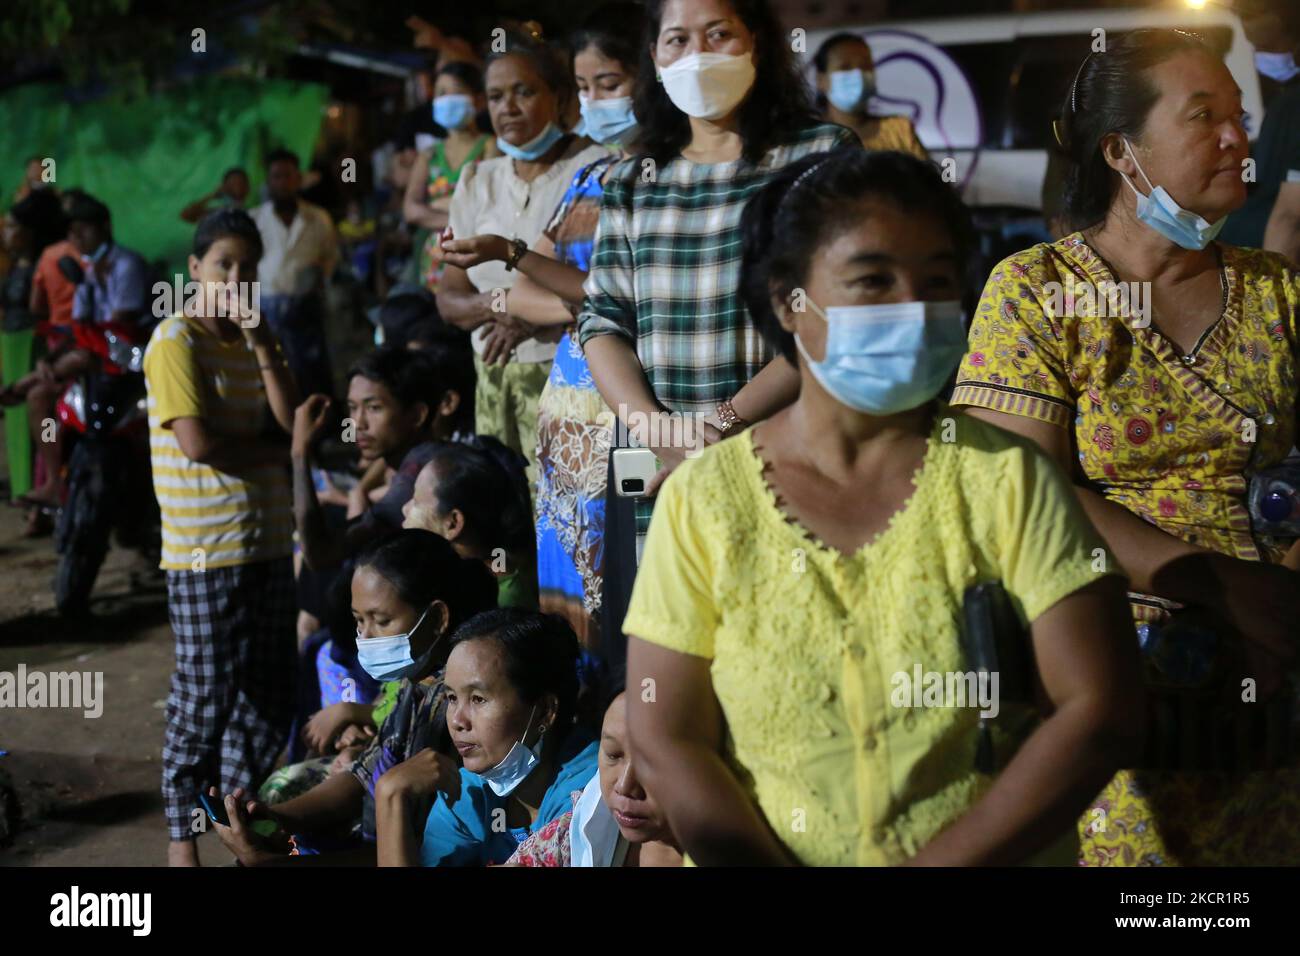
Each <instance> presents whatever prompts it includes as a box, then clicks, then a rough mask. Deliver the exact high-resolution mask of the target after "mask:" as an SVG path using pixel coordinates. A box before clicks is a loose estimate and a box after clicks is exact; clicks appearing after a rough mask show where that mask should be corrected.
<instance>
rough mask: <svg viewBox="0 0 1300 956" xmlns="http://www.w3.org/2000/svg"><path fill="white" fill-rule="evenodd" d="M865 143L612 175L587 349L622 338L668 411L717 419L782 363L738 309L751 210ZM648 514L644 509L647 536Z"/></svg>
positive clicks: (834, 135)
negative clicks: (762, 196) (797, 176)
mask: <svg viewBox="0 0 1300 956" xmlns="http://www.w3.org/2000/svg"><path fill="white" fill-rule="evenodd" d="M857 142H859V141H858V138H857V136H856V135H855V134H854V133H853V132H852V131H851V130H848V129H845V128H844V127H842V126H835V125H832V124H822V125H818V126H812V127H809V128H808V129H806V130H804V131H803V132H801V133H800V134H799V135H798V136H797V137H796V138H795V139H794V141H793V142H791V143H788V144H786V145H783V146H777V147H774V148H773V149H771V150H768V152H767V153H766V154H765V155H764V156H763V158H762V160H761V161H760V162H759V163H758V164H757V165H755V164H753V163H750V162H748V161H747V160H745V159H738V160H735V161H733V162H730V163H714V164H712V165H702V164H699V163H693V162H691V161H690V160H687V159H683V158H682V157H680V156H678V157H676V158H675V159H673V160H672V161H671V162H669V163H668V164H667V165H666V166H664V167H663V168H662V169H659V170H657V171H656V172H657V175H656V176H655V177H654V179H653V181H650V182H642V181H641V179H642V170H643V165H642V163H643V161H642V160H641V159H639V158H634V159H631V160H628V161H626V162H624V163H621V164H620V165H619V166H617V167H615V169H614V171H613V172H612V173H611V174H610V177H609V180H608V181H607V182H606V183H605V195H604V198H603V199H602V201H601V207H600V224H599V226H598V228H597V231H596V248H595V252H594V254H593V256H592V260H591V272H590V274H589V275H588V277H587V283H586V285H585V287H584V288H585V290H586V293H587V300H586V302H585V303H583V308H582V312H581V313H580V314H579V316H578V338H579V341H580V342H581V343H582V344H583V345H586V344H587V342H588V341H589V340H591V339H593V338H595V337H596V336H598V335H621V336H623V337H624V338H625V339H627V340H628V341H629V342H631V343H632V344H633V345H634V346H635V347H636V353H637V356H638V358H640V360H641V365H642V366H643V367H644V368H645V373H646V377H647V378H648V379H649V381H650V387H651V389H653V391H654V393H655V396H656V397H657V398H658V399H659V401H660V402H661V403H662V404H663V405H664V407H665V408H667V409H669V410H670V411H674V412H682V413H692V412H697V413H708V412H712V411H713V410H714V409H715V408H717V406H718V404H719V403H720V402H721V401H723V400H724V399H727V398H731V397H732V396H733V395H735V394H736V392H738V391H740V389H741V387H742V386H743V385H745V383H747V382H748V381H749V380H750V379H752V378H753V377H754V376H755V375H757V374H758V372H759V370H760V369H762V367H763V366H764V365H766V364H767V363H768V362H770V361H771V360H772V358H773V357H774V355H775V353H774V351H773V350H772V349H771V348H769V347H768V346H767V344H766V343H765V342H764V341H763V339H762V337H761V336H760V335H759V334H758V330H757V329H755V328H754V326H753V324H752V323H751V322H750V321H749V318H748V315H747V313H746V310H745V306H744V304H743V303H742V302H741V299H740V254H741V236H740V214H741V211H742V210H743V209H744V206H745V203H746V201H748V199H749V197H750V196H752V195H753V194H754V193H755V192H756V191H757V190H758V189H760V188H761V187H762V186H763V184H764V183H766V182H767V181H768V179H769V178H770V177H771V176H772V175H774V174H775V173H777V172H779V171H780V170H782V169H784V168H785V167H786V166H788V165H790V164H791V163H793V162H797V161H798V160H800V159H802V158H803V157H805V156H808V155H811V154H813V153H821V152H825V151H827V150H830V149H834V148H835V147H837V146H843V145H847V144H854V143H857ZM615 411H617V409H615ZM651 505H652V502H651V501H649V500H646V499H638V501H637V527H638V530H640V531H642V532H644V530H645V527H646V526H647V524H648V522H649V515H650V508H651Z"/></svg>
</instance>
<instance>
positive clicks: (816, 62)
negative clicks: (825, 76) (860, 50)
mask: <svg viewBox="0 0 1300 956" xmlns="http://www.w3.org/2000/svg"><path fill="white" fill-rule="evenodd" d="M850 42H852V43H861V44H862V45H863V46H865V47H866V48H867V49H868V50H870V49H871V47H870V45H869V44H868V43H867V41H866V39H865V38H864V37H862V36H859V35H858V34H856V33H849V32H847V31H841V32H840V33H836V34H835V35H834V36H831V37H827V38H826V39H825V40H823V41H822V45H821V46H819V47H818V48H817V52H816V53H814V54H813V66H815V67H816V68H817V72H818V73H825V72H826V67H827V66H828V65H829V64H830V59H831V50H833V49H835V48H836V47H837V46H839V45H840V44H841V43H850Z"/></svg>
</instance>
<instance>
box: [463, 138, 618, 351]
mask: <svg viewBox="0 0 1300 956" xmlns="http://www.w3.org/2000/svg"><path fill="white" fill-rule="evenodd" d="M584 142H586V141H585V140H583V139H581V138H579V139H576V140H574V142H573V144H572V145H571V146H570V148H569V149H568V150H566V152H565V155H564V156H563V157H561V158H560V159H559V160H557V161H556V162H555V163H554V165H552V166H551V168H550V169H548V170H546V172H544V173H542V174H541V175H540V176H538V177H537V178H536V179H534V180H532V181H531V182H524V181H523V180H522V179H520V178H519V177H518V176H517V175H516V174H515V165H514V160H512V159H511V158H510V157H509V156H499V157H497V158H495V159H485V160H483V161H482V162H479V163H476V164H474V165H471V166H466V167H465V169H464V170H463V171H462V172H461V174H460V179H459V181H458V182H457V183H456V192H455V193H454V194H453V195H452V199H451V215H450V220H451V222H450V224H451V228H452V232H453V233H455V236H456V238H457V239H468V238H469V237H470V236H481V235H485V234H494V235H498V236H505V237H506V238H507V239H522V240H524V242H526V243H528V246H529V248H532V247H533V246H535V245H536V244H537V240H538V239H540V238H541V237H542V230H543V229H545V228H546V226H547V224H548V223H549V222H550V221H551V218H552V217H553V216H554V215H555V210H556V208H557V207H558V206H559V205H560V200H561V199H563V198H564V194H565V192H566V191H567V190H568V188H569V184H570V183H572V182H573V177H574V176H575V175H577V173H578V171H579V170H580V169H582V168H583V167H584V166H587V165H590V164H591V163H594V162H595V161H596V160H598V159H600V158H601V157H602V156H608V155H609V150H608V149H606V148H605V147H604V146H598V145H595V144H592V145H589V146H585V147H582V148H579V147H580V146H581V144H582V143H584ZM468 274H469V281H470V282H472V283H473V284H474V288H476V289H478V291H479V292H488V291H491V290H494V289H509V288H510V287H511V286H513V285H514V284H515V280H516V279H517V278H518V276H519V273H518V272H515V271H507V270H506V265H505V263H504V262H498V261H495V260H494V261H492V262H484V263H481V264H479V265H476V266H473V267H471V268H470V269H469V270H468ZM487 332H488V326H486V325H484V326H482V327H481V328H479V329H476V330H475V332H474V338H473V343H474V351H475V352H477V353H478V354H479V355H482V354H483V337H484V336H485V335H486V334H487ZM554 357H555V343H553V342H538V341H537V340H536V339H528V340H526V341H524V342H521V343H520V344H519V347H518V348H517V349H516V350H515V361H516V362H520V363H525V364H527V363H534V362H549V361H551V359H553V358H554Z"/></svg>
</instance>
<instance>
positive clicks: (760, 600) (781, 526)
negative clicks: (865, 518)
mask: <svg viewBox="0 0 1300 956" xmlns="http://www.w3.org/2000/svg"><path fill="white" fill-rule="evenodd" d="M753 434H754V432H753V430H752V429H751V430H749V431H746V432H745V433H743V434H742V435H740V436H738V437H736V438H734V439H731V440H728V441H725V442H721V443H720V444H718V445H714V446H713V447H711V448H709V449H708V450H706V451H705V452H704V454H703V455H701V456H700V457H699V458H697V459H695V460H693V461H687V462H686V463H685V464H683V465H682V466H681V467H680V468H678V469H677V471H676V472H674V474H673V475H672V476H671V477H670V478H669V479H668V481H667V482H666V483H665V485H664V487H663V489H662V490H661V491H660V493H659V501H658V504H657V505H656V506H655V513H654V519H653V520H652V521H651V524H650V532H649V537H648V539H647V542H646V550H645V556H644V558H643V560H642V563H641V567H640V569H639V571H638V573H637V579H636V587H635V590H634V592H633V595H632V603H631V606H630V609H629V612H628V616H627V619H626V621H625V622H624V625H623V629H624V631H625V632H626V633H628V634H633V635H636V636H637V637H639V638H641V639H642V640H646V641H650V642H652V643H655V644H658V645H661V646H663V647H666V648H669V649H671V650H675V651H679V652H681V653H685V654H691V655H694V656H697V657H705V658H708V659H709V660H710V661H711V662H712V664H711V674H712V679H713V687H714V691H715V693H716V694H717V697H718V701H719V702H720V704H721V706H722V710H723V713H724V714H725V716H726V721H727V728H728V733H729V740H728V754H729V756H730V758H731V759H732V761H733V765H734V766H736V767H737V770H738V774H737V775H738V777H739V778H740V779H741V780H743V781H745V783H746V785H747V786H749V788H750V792H751V794H752V795H753V797H754V800H755V802H756V804H757V806H758V807H759V808H760V809H761V810H762V812H763V814H764V815H765V816H766V818H767V820H768V822H769V823H770V824H771V826H772V829H773V830H774V831H775V833H776V834H777V836H778V837H780V838H781V839H782V840H783V841H784V842H785V844H786V845H787V846H788V847H789V848H790V849H791V851H792V852H793V853H794V854H795V855H796V856H797V857H798V858H799V859H800V860H802V861H803V862H804V863H807V864H814V865H823V866H827V865H829V866H834V865H840V866H844V865H893V864H897V863H899V862H902V861H904V860H906V859H907V858H909V857H911V856H913V855H915V854H916V853H917V851H918V850H919V849H920V848H921V847H923V846H924V845H925V844H926V843H927V842H929V840H930V839H931V838H933V837H934V836H935V834H937V833H938V832H939V831H940V830H942V829H943V828H944V827H946V826H947V825H949V824H951V823H952V822H953V821H955V820H956V819H958V818H959V817H960V816H961V815H962V814H963V813H964V812H965V811H966V810H968V809H969V808H970V807H971V806H972V805H974V803H975V802H976V801H977V800H978V799H979V798H980V797H981V796H983V795H984V793H985V792H986V791H987V790H988V787H989V786H990V784H991V781H992V779H993V778H992V777H991V776H987V775H983V774H980V773H977V772H976V770H975V755H976V746H977V723H978V720H979V711H980V708H979V707H970V706H965V707H962V706H933V704H934V703H935V701H936V700H938V697H937V696H935V697H931V698H922V699H921V700H920V701H919V703H922V704H927V705H928V706H915V705H916V704H917V703H918V700H917V696H916V695H917V693H918V692H919V691H920V690H921V688H920V687H917V686H915V685H916V680H915V678H916V675H917V673H918V671H919V672H920V674H921V675H923V676H922V677H921V682H922V683H923V684H927V685H929V686H930V687H933V686H934V685H933V680H932V679H931V678H930V677H928V675H929V674H931V673H934V674H943V675H948V674H958V673H962V672H967V671H969V670H971V667H970V665H969V663H968V662H967V660H966V658H965V655H964V653H963V651H962V646H961V640H960V634H959V630H958V623H959V621H960V620H961V609H962V599H963V595H964V593H965V590H966V588H967V587H969V586H970V585H972V584H975V583H978V582H980V581H989V580H1001V581H1002V582H1003V584H1004V586H1005V588H1006V590H1007V593H1008V594H1009V595H1010V597H1011V601H1012V604H1013V605H1014V606H1015V608H1016V610H1017V613H1018V614H1020V616H1021V619H1022V620H1023V621H1032V620H1034V619H1035V618H1036V617H1038V616H1039V615H1040V614H1042V613H1043V612H1044V611H1045V610H1047V609H1048V608H1050V607H1051V606H1052V605H1054V604H1055V603H1057V602H1058V601H1060V600H1061V599H1062V598H1064V597H1066V596H1067V595H1069V594H1071V593H1072V592H1074V591H1076V590H1078V589H1080V588H1082V587H1084V586H1086V585H1088V584H1090V583H1092V582H1094V581H1096V580H1097V578H1098V576H1099V575H1098V573H1097V572H1096V571H1094V570H1093V565H1094V559H1093V549H1094V548H1097V547H1099V546H1100V545H1099V539H1098V538H1097V536H1096V532H1095V531H1093V529H1092V526H1091V525H1090V524H1089V523H1088V521H1087V519H1086V518H1085V517H1084V516H1083V512H1082V508H1081V507H1080V506H1079V504H1078V503H1077V501H1076V499H1075V497H1074V495H1073V494H1072V493H1071V491H1070V490H1069V488H1068V487H1067V485H1066V482H1065V480H1064V478H1063V477H1062V476H1061V475H1060V470H1059V469H1058V468H1057V467H1056V466H1055V465H1054V464H1053V463H1052V462H1051V461H1049V460H1048V459H1047V457H1046V456H1044V455H1043V454H1042V453H1041V452H1040V451H1039V450H1038V449H1037V448H1036V447H1034V446H1033V445H1032V443H1030V442H1027V441H1025V440H1022V439H1020V438H1018V437H1016V436H1013V435H1010V434H1009V433H1007V432H1004V431H1002V430H1000V429H997V428H994V427H993V426H991V425H988V424H986V423H984V422H980V421H978V420H976V419H973V418H969V417H966V416H962V415H952V414H951V412H950V411H949V410H947V409H946V408H945V409H942V410H941V411H940V413H939V415H938V416H937V417H936V423H935V430H934V432H933V433H932V435H931V437H930V441H929V445H928V449H927V452H926V455H925V459H924V462H923V464H922V466H921V468H920V469H919V471H918V473H917V475H916V477H915V478H914V481H915V485H916V490H915V493H914V494H913V496H912V498H911V499H910V500H909V501H908V503H907V504H906V505H905V506H904V507H903V508H902V509H901V510H900V511H899V512H897V513H896V514H895V515H894V517H893V519H892V521H891V522H890V524H889V526H888V527H887V528H886V529H885V530H884V531H883V532H882V533H881V534H880V535H879V536H878V537H877V538H876V539H875V540H874V541H873V542H871V543H869V544H867V545H864V546H863V547H862V548H861V549H860V550H859V551H858V552H857V553H855V554H853V555H852V556H845V555H843V554H841V553H840V552H838V551H836V550H833V549H831V548H828V547H827V546H825V545H824V544H822V543H821V542H820V541H818V540H816V539H814V538H813V537H812V536H811V535H810V534H809V533H808V532H807V531H805V530H804V529H803V528H802V527H801V526H799V525H797V524H795V523H794V522H792V521H791V520H789V519H788V518H787V516H786V514H785V512H784V511H783V510H782V509H781V507H780V506H779V505H778V503H777V500H776V498H775V496H774V493H773V492H772V490H771V489H770V486H769V485H768V483H767V480H766V477H765V473H764V472H765V468H764V463H763V459H762V458H761V456H760V453H759V452H757V451H756V450H755V447H754V443H753ZM945 438H946V439H948V440H945ZM863 493H864V494H869V493H870V492H869V490H868V489H864V490H863ZM909 681H910V682H911V683H910V684H909V683H908V682H909ZM945 683H946V678H945ZM905 687H906V688H907V691H908V692H909V693H910V694H912V695H913V696H911V697H910V698H909V697H907V696H901V695H900V692H902V691H903V690H904V688H905ZM927 693H928V688H927ZM896 695H899V696H896ZM956 700H957V698H956V697H953V698H948V697H946V696H945V697H944V698H943V701H944V703H947V704H952V703H954V702H955V701H956ZM909 704H910V705H911V706H908V705H909ZM1027 714H1028V716H1029V720H1028V721H1026V715H1027ZM992 723H993V724H994V728H993V732H994V739H995V746H996V749H997V751H998V753H1000V754H1001V753H1007V752H1009V750H1010V749H1013V748H1009V747H1008V746H1007V745H1008V744H1009V743H1011V742H1012V741H1011V740H1009V738H1008V736H1006V734H1010V733H1012V731H1011V728H1017V730H1018V733H1017V735H1016V737H1015V739H1019V738H1020V737H1023V736H1024V735H1025V734H1027V733H1028V731H1029V730H1031V729H1032V727H1033V714H1032V712H1030V711H1028V710H1027V707H1026V705H1017V704H1014V703H1012V702H1010V701H1007V700H1002V701H1001V711H1000V713H999V714H998V716H997V719H996V720H994V721H993V722H992ZM1077 850H1078V845H1077V841H1076V840H1075V839H1074V837H1073V834H1071V835H1068V836H1067V838H1066V839H1065V840H1064V841H1062V842H1060V843H1058V844H1057V845H1056V846H1054V847H1052V848H1049V850H1048V851H1045V852H1044V854H1042V855H1040V856H1039V857H1038V858H1037V859H1036V860H1035V861H1033V862H1038V863H1045V862H1054V863H1072V862H1073V861H1074V857H1075V854H1076V853H1077Z"/></svg>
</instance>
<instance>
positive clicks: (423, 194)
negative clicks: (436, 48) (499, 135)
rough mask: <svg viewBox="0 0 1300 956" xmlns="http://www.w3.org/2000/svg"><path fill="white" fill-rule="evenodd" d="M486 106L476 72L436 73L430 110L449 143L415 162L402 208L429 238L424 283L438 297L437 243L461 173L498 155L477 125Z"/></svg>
mask: <svg viewBox="0 0 1300 956" xmlns="http://www.w3.org/2000/svg"><path fill="white" fill-rule="evenodd" d="M486 103H487V100H486V99H485V98H484V95H483V73H482V72H481V71H480V70H479V68H478V67H476V66H474V65H473V64H470V63H461V62H453V63H448V64H447V65H446V66H444V67H443V68H442V69H441V70H439V71H438V77H437V80H436V83H435V85H434V89H433V107H432V108H433V115H434V119H435V120H436V121H437V122H438V123H439V124H441V125H442V126H443V127H444V128H445V129H446V130H447V138H446V139H440V140H438V141H437V142H435V143H434V144H433V146H432V147H431V148H430V149H428V150H426V151H425V152H422V153H420V155H419V157H418V158H417V159H416V161H415V165H414V167H412V169H411V178H410V180H409V181H408V183H407V186H406V196H405V201H404V203H403V206H402V213H403V215H404V216H405V218H406V221H407V222H409V223H411V224H412V225H415V226H418V227H419V228H420V229H421V230H422V231H423V232H424V233H425V240H424V242H423V244H422V245H421V246H420V281H421V282H422V283H423V284H424V286H425V287H426V288H428V289H429V290H430V291H437V288H438V281H439V280H440V279H441V278H442V270H443V263H442V256H441V254H440V252H439V249H438V240H439V238H440V236H441V234H442V230H444V229H446V228H447V223H448V221H449V217H450V214H451V195H452V193H453V192H455V190H456V183H458V182H460V174H461V172H462V171H463V170H464V169H465V168H466V167H467V166H471V165H473V164H474V163H477V162H478V161H479V160H480V159H491V158H492V157H494V156H498V155H500V153H499V151H498V150H497V148H496V144H494V143H493V142H492V138H491V137H490V136H488V135H487V134H486V133H483V132H482V131H481V130H480V129H479V128H478V125H477V123H476V122H475V118H476V117H477V115H478V113H479V111H481V110H482V109H483V107H484V105H485V104H486Z"/></svg>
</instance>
